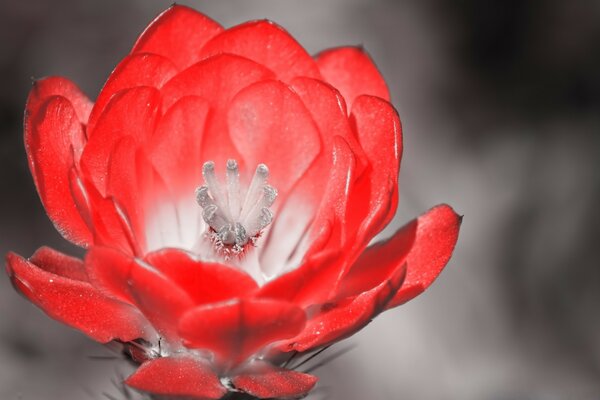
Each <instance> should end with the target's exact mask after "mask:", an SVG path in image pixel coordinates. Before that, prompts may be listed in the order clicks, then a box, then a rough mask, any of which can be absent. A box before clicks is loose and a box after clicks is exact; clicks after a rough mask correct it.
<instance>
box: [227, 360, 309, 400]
mask: <svg viewBox="0 0 600 400" xmlns="http://www.w3.org/2000/svg"><path fill="white" fill-rule="evenodd" d="M245 371H248V372H246V373H241V374H239V375H236V376H234V377H233V378H232V380H231V381H232V383H233V385H234V386H235V388H236V389H238V390H241V391H243V392H245V393H248V394H250V395H252V396H254V397H257V398H259V399H274V398H277V399H284V398H286V399H287V398H297V397H302V396H303V395H304V394H306V393H308V392H309V391H310V390H311V389H312V388H313V387H314V386H315V385H316V384H317V381H318V380H319V378H317V377H316V376H312V375H308V374H304V373H302V372H297V371H290V370H289V369H285V368H279V367H275V366H273V365H271V364H268V363H266V362H263V361H254V362H253V363H251V364H250V365H249V366H248V367H247V368H245Z"/></svg>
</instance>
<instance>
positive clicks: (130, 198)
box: [106, 136, 191, 253]
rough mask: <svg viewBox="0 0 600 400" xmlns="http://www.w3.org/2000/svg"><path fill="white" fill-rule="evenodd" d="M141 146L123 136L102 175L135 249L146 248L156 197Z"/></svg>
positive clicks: (153, 175)
mask: <svg viewBox="0 0 600 400" xmlns="http://www.w3.org/2000/svg"><path fill="white" fill-rule="evenodd" d="M141 146H143V144H141V145H138V144H137V143H136V140H135V139H134V138H133V137H131V136H125V137H123V138H122V139H121V140H120V141H119V142H118V143H117V144H116V145H115V146H114V148H113V150H112V152H111V155H110V162H109V164H108V176H107V178H106V182H107V183H106V194H107V196H109V197H111V198H112V199H113V200H114V201H115V204H117V205H118V206H119V211H120V212H122V214H123V215H122V218H121V219H122V220H124V221H126V225H127V226H126V229H127V232H128V234H129V233H130V235H131V240H132V241H133V242H135V248H136V249H145V248H146V225H147V216H148V215H151V214H150V213H151V209H150V207H149V206H150V205H151V204H152V203H153V202H156V201H157V199H158V193H155V192H154V190H153V189H154V177H155V171H154V169H153V167H152V164H151V163H150V161H149V160H148V159H147V158H146V156H145V153H144V151H143V148H140V147H141ZM190 191H191V190H190ZM137 253H141V250H140V251H138V252H137Z"/></svg>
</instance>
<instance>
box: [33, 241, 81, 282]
mask: <svg viewBox="0 0 600 400" xmlns="http://www.w3.org/2000/svg"><path fill="white" fill-rule="evenodd" d="M29 262H30V263H32V264H33V265H36V266H38V267H39V268H41V269H43V270H44V271H46V272H49V273H51V274H55V275H58V276H62V277H64V278H68V279H73V280H76V281H82V282H88V281H89V279H88V275H87V273H86V270H85V267H84V265H83V262H82V261H81V260H80V259H78V258H75V257H71V256H68V255H66V254H63V253H61V252H59V251H56V250H54V249H51V248H50V247H40V248H39V249H37V250H36V252H35V253H33V255H32V256H31V257H30V258H29Z"/></svg>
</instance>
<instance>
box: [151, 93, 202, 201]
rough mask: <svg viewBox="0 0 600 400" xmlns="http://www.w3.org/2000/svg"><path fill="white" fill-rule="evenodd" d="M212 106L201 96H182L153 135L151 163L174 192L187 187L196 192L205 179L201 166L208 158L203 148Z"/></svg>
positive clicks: (189, 190) (189, 191)
mask: <svg viewBox="0 0 600 400" xmlns="http://www.w3.org/2000/svg"><path fill="white" fill-rule="evenodd" d="M209 109H210V106H209V104H208V102H207V101H206V100H204V99H202V98H200V97H194V96H187V97H183V98H181V99H180V100H179V101H177V102H176V103H175V104H174V105H173V106H172V107H171V108H170V109H169V110H168V111H167V112H166V113H165V115H164V116H163V118H162V119H161V121H160V123H159V124H158V127H157V129H156V133H155V134H154V136H153V137H152V138H151V142H150V144H149V146H148V147H149V148H150V159H151V160H152V164H153V165H154V166H155V167H156V170H157V172H158V173H159V174H160V176H161V177H163V179H164V180H165V182H166V183H167V184H168V185H169V188H170V189H171V191H172V192H173V193H175V194H177V193H180V192H182V191H188V193H187V195H192V196H193V192H194V188H195V187H196V186H198V184H199V183H200V182H202V174H201V170H202V168H201V166H202V163H203V162H204V161H206V160H202V159H201V158H200V149H201V148H202V137H203V135H204V131H205V126H206V120H207V118H208V113H209Z"/></svg>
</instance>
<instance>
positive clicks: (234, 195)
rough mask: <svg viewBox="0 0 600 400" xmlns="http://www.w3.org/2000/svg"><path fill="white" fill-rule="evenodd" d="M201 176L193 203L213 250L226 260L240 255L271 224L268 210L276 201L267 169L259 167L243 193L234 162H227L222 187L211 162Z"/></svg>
mask: <svg viewBox="0 0 600 400" xmlns="http://www.w3.org/2000/svg"><path fill="white" fill-rule="evenodd" d="M202 175H203V177H204V182H205V184H204V185H202V186H200V187H198V188H197V189H196V201H197V202H198V204H199V205H200V207H202V219H204V222H206V224H207V225H208V227H209V233H208V234H209V237H210V239H211V241H212V242H213V243H214V245H215V249H216V250H217V252H219V253H221V254H222V255H224V256H225V257H226V258H227V257H229V256H231V255H236V254H241V253H243V251H244V249H245V248H246V247H247V246H249V245H255V243H256V240H257V239H258V238H259V237H260V235H261V232H262V230H263V229H264V228H265V227H267V226H268V225H269V224H270V223H271V221H273V212H272V211H271V210H270V208H269V207H271V205H272V204H273V202H274V201H275V199H276V198H277V190H276V189H275V188H274V187H272V186H270V185H268V184H267V179H268V177H269V169H268V168H267V166H266V165H265V164H259V165H258V166H257V167H256V172H255V173H254V176H253V178H252V180H251V182H250V185H249V186H248V189H247V190H245V188H244V187H243V185H242V184H241V183H240V172H239V167H238V163H237V161H236V160H228V161H227V172H226V184H221V183H220V182H219V180H218V179H217V175H216V173H215V163H214V162H213V161H207V162H205V163H204V165H203V167H202Z"/></svg>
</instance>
